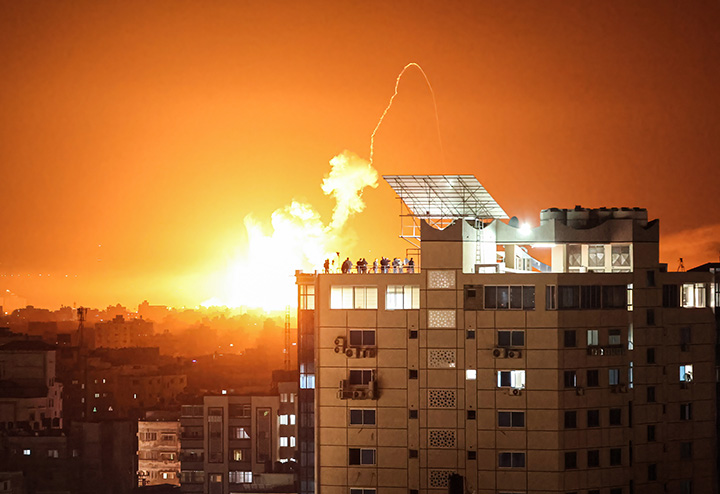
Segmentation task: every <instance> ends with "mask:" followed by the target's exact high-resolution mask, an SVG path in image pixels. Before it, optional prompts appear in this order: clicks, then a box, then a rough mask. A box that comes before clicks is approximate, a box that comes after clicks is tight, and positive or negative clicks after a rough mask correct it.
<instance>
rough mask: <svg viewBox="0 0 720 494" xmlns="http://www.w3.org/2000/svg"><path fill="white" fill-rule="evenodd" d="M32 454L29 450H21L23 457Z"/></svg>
mask: <svg viewBox="0 0 720 494" xmlns="http://www.w3.org/2000/svg"><path fill="white" fill-rule="evenodd" d="M31 454H32V451H31V450H29V449H23V455H24V456H30V455H31Z"/></svg>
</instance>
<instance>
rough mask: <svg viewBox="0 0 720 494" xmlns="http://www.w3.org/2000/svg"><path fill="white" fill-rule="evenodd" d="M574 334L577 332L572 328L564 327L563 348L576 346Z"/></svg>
mask: <svg viewBox="0 0 720 494" xmlns="http://www.w3.org/2000/svg"><path fill="white" fill-rule="evenodd" d="M576 334H577V331H575V330H574V329H566V330H565V334H564V336H565V337H564V344H565V348H575V347H576V346H577V341H576Z"/></svg>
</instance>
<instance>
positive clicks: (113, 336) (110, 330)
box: [92, 315, 154, 348]
mask: <svg viewBox="0 0 720 494" xmlns="http://www.w3.org/2000/svg"><path fill="white" fill-rule="evenodd" d="M92 333H93V336H94V345H93V347H94V348H125V347H141V346H147V345H148V343H150V338H151V337H152V335H153V333H154V330H153V323H152V322H150V321H144V320H142V319H130V320H126V319H125V318H124V317H123V316H122V315H117V316H115V317H114V318H113V319H112V320H110V321H102V322H96V323H95V328H94V330H93V332H92Z"/></svg>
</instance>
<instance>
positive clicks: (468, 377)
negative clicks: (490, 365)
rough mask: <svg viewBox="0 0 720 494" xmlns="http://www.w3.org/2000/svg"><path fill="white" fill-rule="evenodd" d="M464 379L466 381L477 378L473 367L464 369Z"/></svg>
mask: <svg viewBox="0 0 720 494" xmlns="http://www.w3.org/2000/svg"><path fill="white" fill-rule="evenodd" d="M465 379H466V380H467V381H474V380H475V379H477V371H476V370H475V369H466V370H465Z"/></svg>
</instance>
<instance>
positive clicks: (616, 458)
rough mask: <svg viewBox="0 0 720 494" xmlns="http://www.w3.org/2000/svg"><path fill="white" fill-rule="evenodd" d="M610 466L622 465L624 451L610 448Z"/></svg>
mask: <svg viewBox="0 0 720 494" xmlns="http://www.w3.org/2000/svg"><path fill="white" fill-rule="evenodd" d="M610 465H611V466H617V465H622V449H620V448H610Z"/></svg>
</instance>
